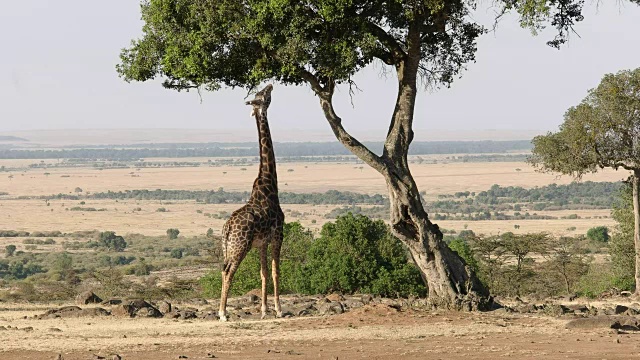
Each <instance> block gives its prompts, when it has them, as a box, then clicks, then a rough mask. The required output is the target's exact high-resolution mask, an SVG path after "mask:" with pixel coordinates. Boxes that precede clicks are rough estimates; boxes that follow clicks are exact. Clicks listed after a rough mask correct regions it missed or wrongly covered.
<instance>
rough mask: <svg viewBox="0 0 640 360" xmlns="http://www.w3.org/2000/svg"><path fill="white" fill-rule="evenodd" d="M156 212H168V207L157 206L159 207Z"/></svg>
mask: <svg viewBox="0 0 640 360" xmlns="http://www.w3.org/2000/svg"><path fill="white" fill-rule="evenodd" d="M156 212H167V209H166V208H163V207H161V208H157V209H156Z"/></svg>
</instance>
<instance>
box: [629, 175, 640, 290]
mask: <svg viewBox="0 0 640 360" xmlns="http://www.w3.org/2000/svg"><path fill="white" fill-rule="evenodd" d="M631 187H632V189H633V222H634V231H633V242H634V245H635V251H636V272H635V274H636V292H635V294H636V296H640V199H639V197H640V169H635V170H633V176H632V177H631Z"/></svg>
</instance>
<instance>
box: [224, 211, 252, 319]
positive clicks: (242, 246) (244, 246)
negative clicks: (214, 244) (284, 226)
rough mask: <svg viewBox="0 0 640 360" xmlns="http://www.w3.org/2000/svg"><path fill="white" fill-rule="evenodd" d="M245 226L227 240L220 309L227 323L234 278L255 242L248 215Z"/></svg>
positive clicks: (250, 218)
mask: <svg viewBox="0 0 640 360" xmlns="http://www.w3.org/2000/svg"><path fill="white" fill-rule="evenodd" d="M240 223H242V224H243V226H242V228H240V229H237V230H238V231H236V232H235V233H234V232H231V233H229V234H228V235H227V236H226V238H225V240H224V241H225V244H224V246H225V252H226V253H225V259H224V264H223V268H222V291H221V294H220V308H219V310H218V316H219V317H220V321H227V298H228V296H229V290H230V289H231V284H232V282H233V276H234V275H235V273H236V270H238V267H239V266H240V263H241V262H242V260H243V259H244V257H245V256H246V255H247V252H248V251H249V249H250V248H251V243H252V241H253V228H254V227H253V216H252V215H251V214H248V216H247V219H240Z"/></svg>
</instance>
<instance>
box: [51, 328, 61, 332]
mask: <svg viewBox="0 0 640 360" xmlns="http://www.w3.org/2000/svg"><path fill="white" fill-rule="evenodd" d="M49 331H51V332H62V330H60V329H58V328H49Z"/></svg>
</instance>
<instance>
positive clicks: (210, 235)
mask: <svg viewBox="0 0 640 360" xmlns="http://www.w3.org/2000/svg"><path fill="white" fill-rule="evenodd" d="M206 236H207V238H209V239H211V238H213V229H212V228H209V229H208V230H207V235H206Z"/></svg>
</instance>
